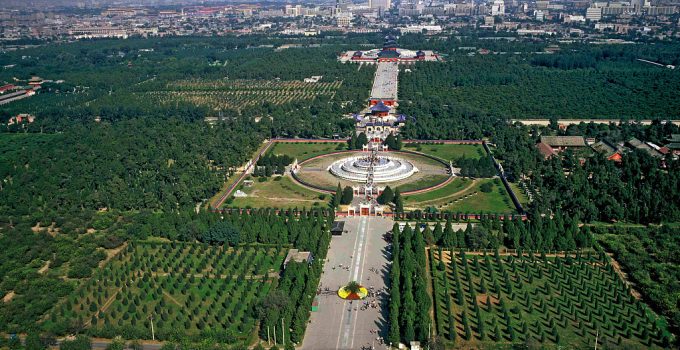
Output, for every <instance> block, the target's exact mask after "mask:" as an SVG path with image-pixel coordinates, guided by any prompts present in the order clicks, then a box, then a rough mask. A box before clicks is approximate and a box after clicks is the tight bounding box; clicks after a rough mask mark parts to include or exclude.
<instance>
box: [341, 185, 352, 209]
mask: <svg viewBox="0 0 680 350" xmlns="http://www.w3.org/2000/svg"><path fill="white" fill-rule="evenodd" d="M352 199H354V190H353V189H352V187H349V186H345V189H343V190H342V198H341V199H340V204H343V205H347V204H350V203H352Z"/></svg>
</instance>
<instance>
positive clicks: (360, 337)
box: [302, 216, 394, 350]
mask: <svg viewBox="0 0 680 350" xmlns="http://www.w3.org/2000/svg"><path fill="white" fill-rule="evenodd" d="M393 224H394V221H392V220H391V219H387V218H380V217H365V216H364V217H353V218H347V219H345V230H347V231H348V232H347V233H344V234H343V235H342V236H334V237H333V240H332V241H331V248H330V250H329V252H328V257H327V258H328V260H327V261H326V263H325V265H324V272H323V274H322V276H321V284H320V286H319V289H320V295H319V310H318V311H316V312H312V316H311V318H310V324H309V325H308V326H307V331H306V332H305V338H304V341H303V344H302V349H306V350H312V349H314V350H317V349H318V350H324V349H370V348H371V346H374V347H375V349H387V348H388V347H387V346H386V345H384V344H381V342H380V341H379V337H382V338H385V337H386V335H387V322H388V317H387V316H388V300H389V294H388V293H387V292H388V290H387V289H386V286H387V284H388V280H389V264H390V260H391V259H390V256H389V254H390V252H389V246H388V243H387V242H386V241H385V239H384V234H385V233H386V232H388V231H390V230H391V229H392V225H393ZM352 280H356V281H358V282H359V283H361V284H362V285H363V286H365V287H366V288H369V290H371V287H372V290H371V293H369V297H368V298H366V299H364V300H358V301H346V300H342V299H340V298H339V297H338V295H337V290H338V288H339V287H341V286H343V285H345V284H347V282H349V281H352Z"/></svg>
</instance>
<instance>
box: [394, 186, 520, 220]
mask: <svg viewBox="0 0 680 350" xmlns="http://www.w3.org/2000/svg"><path fill="white" fill-rule="evenodd" d="M485 183H492V184H493V187H492V190H491V192H482V190H481V186H482V185H483V184H485ZM405 206H406V207H407V208H412V209H425V208H427V207H435V208H436V209H437V210H438V211H451V212H460V213H514V212H515V210H516V209H515V206H514V205H513V204H512V200H511V199H510V195H509V194H508V193H507V191H506V190H505V187H503V184H502V183H501V181H500V179H474V180H470V179H467V178H456V179H455V180H453V182H451V183H449V184H448V185H446V186H445V187H443V188H440V189H437V190H435V191H432V192H426V193H422V194H418V195H414V196H406V197H405Z"/></svg>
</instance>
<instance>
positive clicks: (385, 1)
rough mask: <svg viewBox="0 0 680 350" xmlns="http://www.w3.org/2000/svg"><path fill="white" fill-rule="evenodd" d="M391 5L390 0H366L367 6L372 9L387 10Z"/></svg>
mask: <svg viewBox="0 0 680 350" xmlns="http://www.w3.org/2000/svg"><path fill="white" fill-rule="evenodd" d="M391 6H392V1H391V0H368V7H370V8H372V9H382V10H388V9H389V8H390V7H391Z"/></svg>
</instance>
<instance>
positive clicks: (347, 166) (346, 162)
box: [328, 156, 418, 183]
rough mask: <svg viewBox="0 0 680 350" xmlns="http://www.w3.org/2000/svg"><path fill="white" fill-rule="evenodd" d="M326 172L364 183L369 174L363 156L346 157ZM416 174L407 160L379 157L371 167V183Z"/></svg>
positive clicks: (368, 166) (367, 163)
mask: <svg viewBox="0 0 680 350" xmlns="http://www.w3.org/2000/svg"><path fill="white" fill-rule="evenodd" d="M328 170H329V171H330V172H331V174H333V175H335V176H337V177H339V178H341V179H344V180H349V181H355V182H366V180H367V179H368V174H369V172H370V161H369V160H368V159H367V157H365V156H355V157H347V158H343V159H340V160H337V161H335V162H333V163H332V164H331V165H330V166H329V167H328ZM416 172H418V168H416V167H415V166H414V165H413V163H411V162H409V161H407V160H403V159H400V158H393V157H385V156H379V157H378V159H377V161H376V163H375V164H374V165H373V182H375V183H382V182H392V181H399V180H403V179H406V178H408V177H409V176H411V175H413V174H414V173H416Z"/></svg>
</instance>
